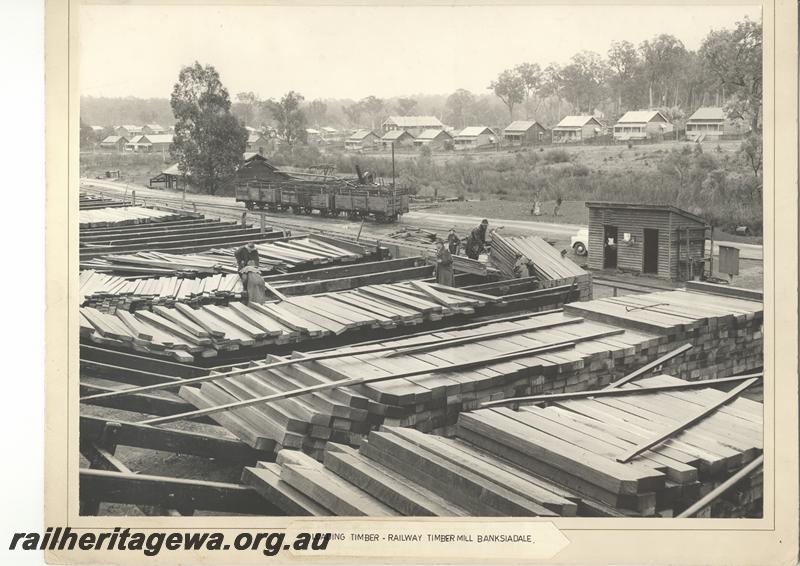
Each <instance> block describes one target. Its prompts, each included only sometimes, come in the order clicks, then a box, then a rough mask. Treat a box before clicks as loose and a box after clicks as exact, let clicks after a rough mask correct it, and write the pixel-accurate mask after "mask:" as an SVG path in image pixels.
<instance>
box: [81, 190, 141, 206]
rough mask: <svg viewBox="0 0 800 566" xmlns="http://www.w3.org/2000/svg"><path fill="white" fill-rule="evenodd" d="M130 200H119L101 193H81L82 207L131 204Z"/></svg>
mask: <svg viewBox="0 0 800 566" xmlns="http://www.w3.org/2000/svg"><path fill="white" fill-rule="evenodd" d="M130 205H131V202H130V201H129V200H118V199H113V198H108V197H104V196H99V195H90V194H87V193H81V194H80V205H79V206H80V209H81V210H92V209H95V208H114V207H121V206H130Z"/></svg>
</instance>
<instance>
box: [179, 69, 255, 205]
mask: <svg viewBox="0 0 800 566" xmlns="http://www.w3.org/2000/svg"><path fill="white" fill-rule="evenodd" d="M170 105H171V106H172V112H173V114H174V116H175V136H174V138H173V143H172V146H171V149H170V154H171V155H172V157H173V158H174V159H176V160H177V161H178V167H179V168H180V170H181V172H182V173H183V174H184V175H189V176H190V177H191V178H192V179H193V180H194V181H195V182H196V183H197V184H198V185H199V186H200V187H201V188H202V189H203V190H204V191H206V192H208V193H209V194H212V195H213V194H215V193H216V192H217V190H219V188H220V187H221V186H222V185H223V184H224V183H225V182H227V181H228V180H229V179H230V178H231V177H232V176H233V175H234V174H235V172H236V169H237V167H238V166H239V163H240V162H241V159H242V154H243V153H244V150H245V148H246V146H247V130H246V129H245V128H244V126H242V125H241V124H240V123H239V121H238V120H237V119H236V117H235V116H234V115H233V114H232V113H231V101H230V97H229V95H228V91H227V90H226V89H225V87H224V86H223V85H222V82H221V81H220V78H219V73H217V70H216V69H215V68H214V67H212V66H211V65H205V66H204V65H201V64H200V63H198V62H197V61H195V63H194V64H193V65H191V66H188V67H183V68H182V69H181V71H180V73H179V75H178V82H177V83H175V87H174V88H173V89H172V96H171V98H170Z"/></svg>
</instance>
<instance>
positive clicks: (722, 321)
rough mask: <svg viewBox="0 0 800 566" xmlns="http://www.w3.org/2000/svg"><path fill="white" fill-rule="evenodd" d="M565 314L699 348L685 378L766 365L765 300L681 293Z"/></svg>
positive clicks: (568, 308)
mask: <svg viewBox="0 0 800 566" xmlns="http://www.w3.org/2000/svg"><path fill="white" fill-rule="evenodd" d="M564 312H566V313H569V314H572V315H574V316H580V317H583V318H585V319H587V320H594V321H598V322H603V323H607V324H614V325H619V326H624V327H625V328H630V329H634V330H639V331H643V332H647V333H651V334H656V335H660V336H664V337H668V338H669V339H673V338H678V339H680V338H685V339H686V340H687V341H690V342H691V344H692V345H693V346H694V348H693V349H692V350H691V351H690V352H689V354H688V355H687V356H686V357H685V358H683V362H684V363H683V364H682V365H681V366H680V368H679V371H680V372H681V377H684V378H686V379H699V378H701V377H706V378H715V377H724V376H727V375H733V374H737V373H742V372H746V371H750V370H752V369H754V368H758V367H760V366H761V365H762V364H763V349H764V341H763V324H764V313H763V307H762V303H761V302H760V301H756V300H752V299H744V298H738V297H734V296H722V295H714V294H711V293H699V292H693V291H681V290H676V291H661V292H655V293H647V294H639V295H626V296H624V297H607V298H604V299H595V300H593V301H585V302H580V303H570V304H568V305H564Z"/></svg>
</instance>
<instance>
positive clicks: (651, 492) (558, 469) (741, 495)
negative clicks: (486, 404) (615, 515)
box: [455, 375, 763, 516]
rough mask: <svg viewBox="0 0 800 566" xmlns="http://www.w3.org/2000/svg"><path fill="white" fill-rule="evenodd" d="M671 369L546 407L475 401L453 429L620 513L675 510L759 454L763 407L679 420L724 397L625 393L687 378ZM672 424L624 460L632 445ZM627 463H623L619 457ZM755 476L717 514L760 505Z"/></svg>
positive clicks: (742, 402)
mask: <svg viewBox="0 0 800 566" xmlns="http://www.w3.org/2000/svg"><path fill="white" fill-rule="evenodd" d="M685 383H686V382H685V381H683V380H680V379H676V378H675V377H672V376H669V375H659V376H657V377H653V378H649V379H641V380H639V381H637V382H636V385H632V386H631V385H626V386H624V387H623V390H622V391H621V392H620V393H621V396H614V397H593V398H589V397H585V398H582V399H571V400H564V401H553V402H552V404H551V405H550V406H548V407H546V408H540V407H536V406H528V407H521V408H520V409H519V410H518V411H514V410H511V409H509V408H492V409H481V410H479V411H475V412H473V413H470V414H464V415H461V417H460V418H459V421H458V425H457V427H456V431H455V435H456V437H458V438H461V439H463V440H466V441H468V442H471V443H473V444H475V445H476V446H479V447H481V448H483V449H485V450H487V451H489V452H491V453H492V454H495V455H497V456H500V457H502V458H504V459H506V460H508V461H511V462H513V463H515V464H517V465H518V466H522V467H524V468H525V469H526V470H530V471H531V472H533V473H536V474H540V475H543V476H545V477H547V478H548V479H551V480H552V481H555V482H556V483H558V484H560V485H563V486H565V487H567V488H569V489H571V490H574V491H575V492H577V493H579V494H580V495H581V496H583V497H587V498H591V499H593V500H595V501H597V502H599V503H601V504H604V505H607V506H610V507H613V508H616V509H617V510H621V511H623V512H624V513H625V514H626V515H639V516H654V515H662V516H672V515H673V514H676V513H679V512H680V511H682V510H683V509H684V508H686V507H687V506H689V505H690V504H691V503H693V502H694V501H696V500H697V499H699V498H700V497H703V496H704V495H706V494H707V493H709V492H710V491H711V490H712V489H714V488H715V487H717V486H718V485H719V484H720V483H722V482H723V481H724V480H726V479H727V478H728V477H730V476H731V475H733V474H734V473H735V472H736V471H738V470H739V469H741V468H742V467H744V466H745V465H746V464H748V463H749V462H751V461H752V460H754V459H755V458H757V457H758V456H759V455H760V454H761V453H762V452H763V406H762V404H761V403H758V402H755V401H752V400H749V399H745V398H741V397H737V398H735V399H734V400H733V401H732V402H729V403H728V404H727V405H723V406H722V407H719V408H717V409H716V410H713V411H712V412H711V413H710V414H709V415H708V416H707V417H706V418H704V419H702V420H699V421H698V422H695V423H694V424H691V425H690V426H688V427H686V428H681V425H682V424H683V423H684V421H687V420H688V419H690V418H692V417H694V416H695V415H697V414H698V413H699V412H702V411H703V410H705V409H708V408H710V407H713V406H714V405H715V404H716V403H718V402H720V401H721V400H723V399H725V397H726V393H723V392H721V391H718V390H716V389H712V388H703V389H695V390H675V391H668V392H654V393H639V394H628V392H629V391H635V390H636V389H639V388H640V387H641V388H646V387H652V386H665V385H675V384H685ZM668 432H673V434H670V435H668V436H666V437H665V438H664V440H663V441H661V442H657V443H656V444H655V445H653V446H652V447H651V448H649V449H646V450H644V451H643V452H641V453H639V454H638V455H635V456H633V457H632V458H629V456H630V454H632V453H635V452H636V451H637V448H638V447H640V446H642V447H643V446H645V445H647V444H649V443H650V442H651V441H652V440H654V439H657V438H659V437H661V436H663V435H665V433H668ZM623 462H624V463H623ZM759 481H760V480H759V478H758V477H755V478H754V481H753V482H750V483H746V484H744V485H740V486H738V488H737V489H738V491H737V492H734V494H731V495H733V498H734V499H735V500H738V501H739V503H738V504H733V505H728V506H726V505H722V506H721V507H718V508H717V509H716V510H715V511H713V510H712V512H714V513H716V516H751V515H753V514H756V513H758V512H759V511H760V508H761V502H760V499H761V487H760V485H759Z"/></svg>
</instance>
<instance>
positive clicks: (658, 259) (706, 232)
mask: <svg viewBox="0 0 800 566" xmlns="http://www.w3.org/2000/svg"><path fill="white" fill-rule="evenodd" d="M586 206H587V207H588V208H589V246H588V250H589V261H588V266H589V268H590V269H611V270H620V271H626V272H632V273H642V274H645V275H652V276H655V277H662V278H664V279H672V280H679V281H684V280H688V279H692V278H693V277H695V276H698V275H702V271H703V268H704V264H705V262H706V261H709V259H710V258H707V257H706V240H708V239H709V238H710V236H711V234H710V230H711V226H710V225H709V224H708V223H707V222H706V221H705V220H703V219H702V218H700V217H699V216H696V215H694V214H692V213H690V212H687V211H685V210H681V209H679V208H676V207H674V206H670V205H659V204H630V203H618V202H587V203H586ZM712 243H713V242H712Z"/></svg>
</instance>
